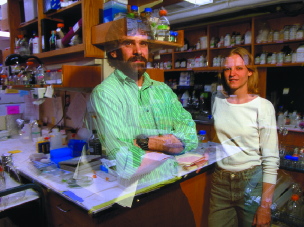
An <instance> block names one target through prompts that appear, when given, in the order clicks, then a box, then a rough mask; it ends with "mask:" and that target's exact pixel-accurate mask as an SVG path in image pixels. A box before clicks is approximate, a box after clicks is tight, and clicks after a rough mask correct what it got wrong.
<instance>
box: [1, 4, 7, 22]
mask: <svg viewBox="0 0 304 227" xmlns="http://www.w3.org/2000/svg"><path fill="white" fill-rule="evenodd" d="M1 13H2V20H4V19H7V18H8V16H7V3H5V4H3V5H2V6H1Z"/></svg>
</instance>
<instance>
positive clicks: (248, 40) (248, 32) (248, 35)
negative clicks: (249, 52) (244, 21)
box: [244, 29, 251, 44]
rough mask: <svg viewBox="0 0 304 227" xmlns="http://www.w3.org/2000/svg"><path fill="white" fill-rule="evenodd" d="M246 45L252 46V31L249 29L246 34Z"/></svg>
mask: <svg viewBox="0 0 304 227" xmlns="http://www.w3.org/2000/svg"><path fill="white" fill-rule="evenodd" d="M244 43H245V44H251V31H250V30H249V29H248V30H247V31H246V33H245V39H244Z"/></svg>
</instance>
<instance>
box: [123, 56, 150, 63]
mask: <svg viewBox="0 0 304 227" xmlns="http://www.w3.org/2000/svg"><path fill="white" fill-rule="evenodd" d="M135 61H143V62H145V63H147V62H148V60H147V59H146V58H145V57H143V56H136V57H131V58H129V59H128V62H135Z"/></svg>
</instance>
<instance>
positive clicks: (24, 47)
mask: <svg viewBox="0 0 304 227" xmlns="http://www.w3.org/2000/svg"><path fill="white" fill-rule="evenodd" d="M19 54H20V55H30V47H29V43H28V40H27V38H26V37H25V36H22V39H21V40H20V48H19Z"/></svg>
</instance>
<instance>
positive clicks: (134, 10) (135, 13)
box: [127, 5, 139, 19]
mask: <svg viewBox="0 0 304 227" xmlns="http://www.w3.org/2000/svg"><path fill="white" fill-rule="evenodd" d="M127 17H129V18H133V19H138V18H139V13H138V6H136V5H131V8H130V12H129V13H128V14H127Z"/></svg>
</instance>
